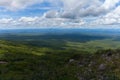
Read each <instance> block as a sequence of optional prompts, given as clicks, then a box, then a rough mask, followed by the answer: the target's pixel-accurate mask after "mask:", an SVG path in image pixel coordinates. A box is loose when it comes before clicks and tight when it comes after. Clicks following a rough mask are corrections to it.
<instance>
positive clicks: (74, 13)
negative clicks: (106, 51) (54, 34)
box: [0, 0, 120, 29]
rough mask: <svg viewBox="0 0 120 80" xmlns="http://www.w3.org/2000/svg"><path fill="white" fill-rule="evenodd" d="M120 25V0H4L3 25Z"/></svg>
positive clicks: (0, 8) (1, 3) (0, 25)
mask: <svg viewBox="0 0 120 80" xmlns="http://www.w3.org/2000/svg"><path fill="white" fill-rule="evenodd" d="M16 28H18V29H19V28H20V29H21V28H23V29H24V28H93V29H94V28H120V0H0V29H16Z"/></svg>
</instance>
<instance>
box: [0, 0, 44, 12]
mask: <svg viewBox="0 0 120 80" xmlns="http://www.w3.org/2000/svg"><path fill="white" fill-rule="evenodd" d="M41 2H43V0H0V6H2V7H5V8H6V9H8V10H12V11H14V10H17V9H24V8H26V7H27V6H30V5H33V4H36V3H41Z"/></svg>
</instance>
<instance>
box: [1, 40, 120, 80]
mask: <svg viewBox="0 0 120 80" xmlns="http://www.w3.org/2000/svg"><path fill="white" fill-rule="evenodd" d="M54 42H55V41H53V42H51V44H52V43H54ZM55 43H56V42H55ZM40 44H41V43H40ZM44 44H45V43H44ZM119 44H120V42H119V41H118V42H117V41H113V40H96V41H88V42H85V43H81V42H70V41H67V42H66V43H61V45H63V46H59V45H54V47H48V46H35V45H30V44H29V43H27V44H26V42H25V43H22V44H21V43H19V41H18V42H16V41H15V42H11V41H3V40H1V41H0V80H99V79H100V80H120V50H119V49H115V48H119ZM114 45H115V46H114ZM50 46H51V45H50ZM52 46H53V44H52ZM57 46H58V48H56V49H55V47H57ZM59 47H64V48H62V49H61V48H59ZM109 48H111V49H114V50H110V49H109ZM102 49H106V50H102ZM92 53H94V54H92Z"/></svg>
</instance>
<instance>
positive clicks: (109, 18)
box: [92, 6, 120, 25]
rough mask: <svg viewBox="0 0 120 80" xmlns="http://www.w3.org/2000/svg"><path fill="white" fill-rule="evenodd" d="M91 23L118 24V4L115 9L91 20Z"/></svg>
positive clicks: (119, 8) (119, 17) (119, 15)
mask: <svg viewBox="0 0 120 80" xmlns="http://www.w3.org/2000/svg"><path fill="white" fill-rule="evenodd" d="M92 24H96V25H118V24H120V6H118V7H117V8H116V9H115V10H113V11H111V12H110V13H108V14H106V15H105V16H102V17H100V18H98V19H97V20H95V21H93V22H92Z"/></svg>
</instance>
